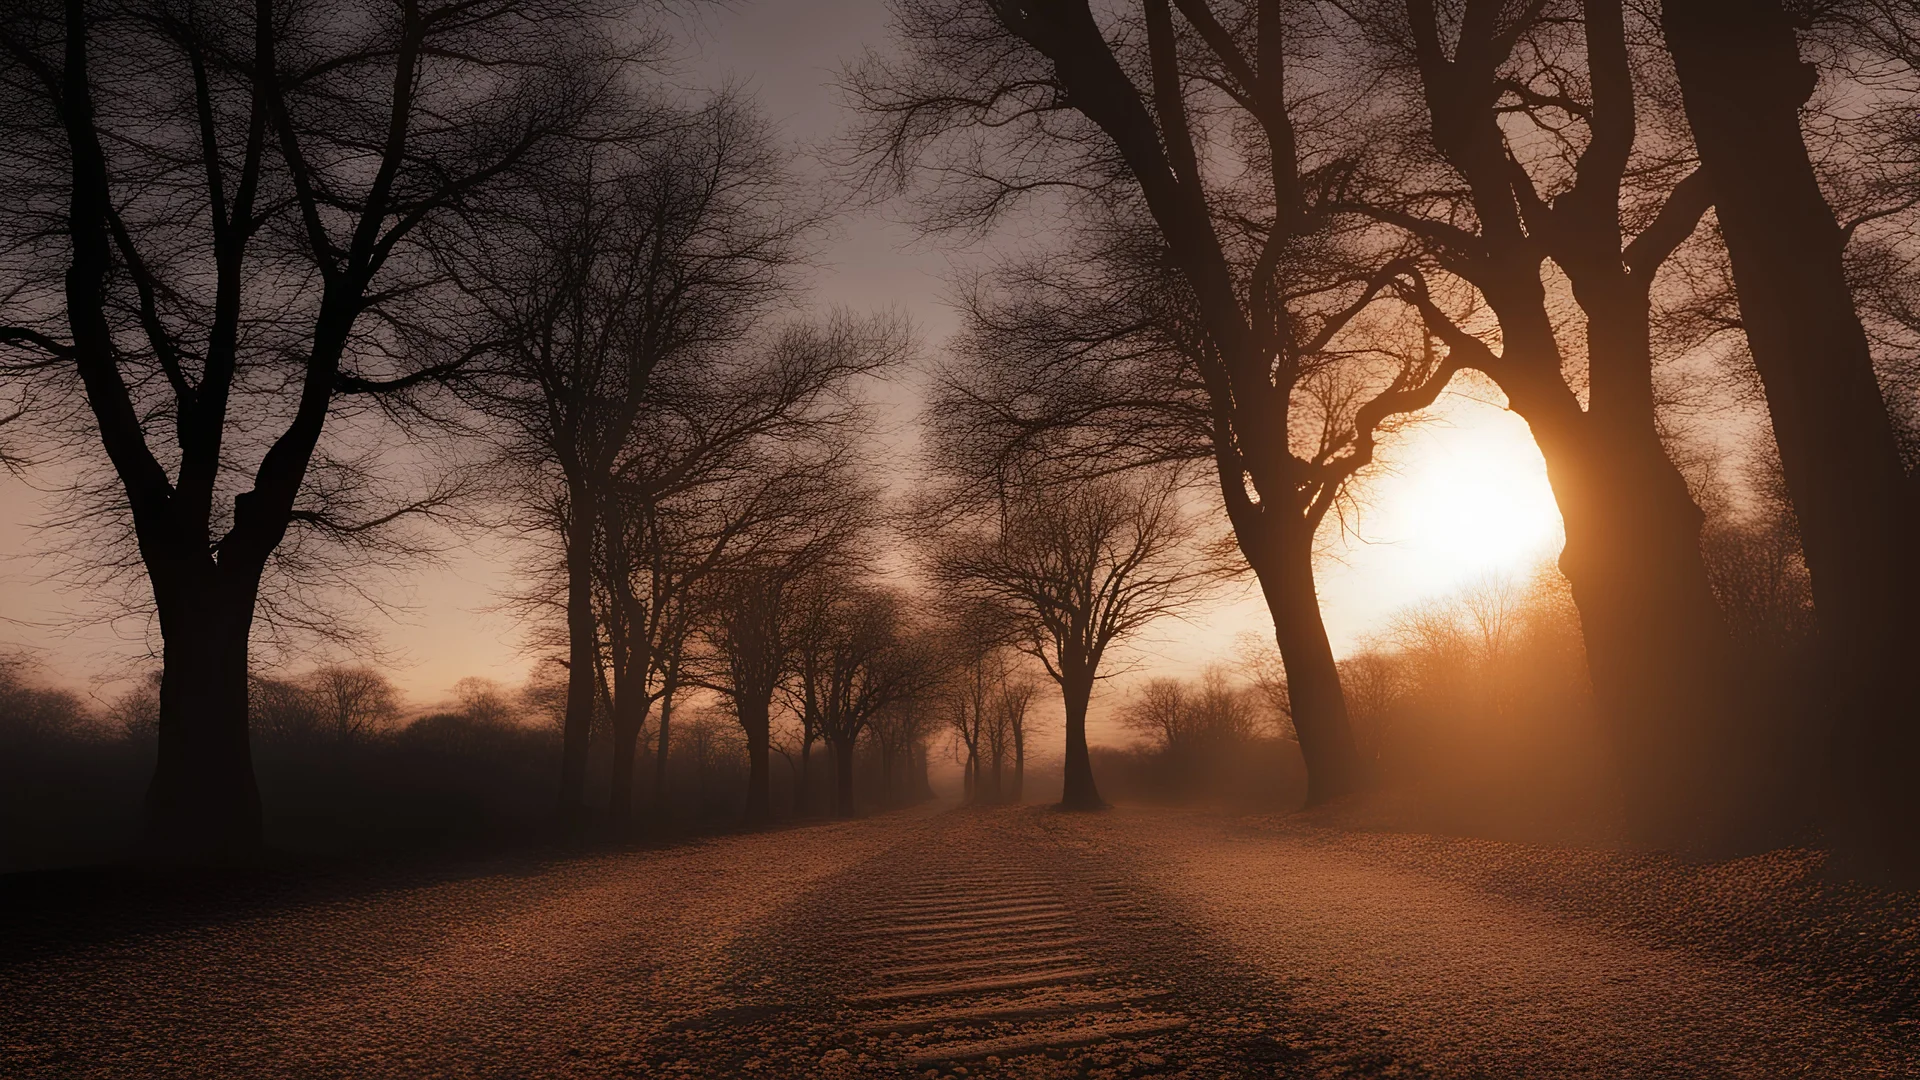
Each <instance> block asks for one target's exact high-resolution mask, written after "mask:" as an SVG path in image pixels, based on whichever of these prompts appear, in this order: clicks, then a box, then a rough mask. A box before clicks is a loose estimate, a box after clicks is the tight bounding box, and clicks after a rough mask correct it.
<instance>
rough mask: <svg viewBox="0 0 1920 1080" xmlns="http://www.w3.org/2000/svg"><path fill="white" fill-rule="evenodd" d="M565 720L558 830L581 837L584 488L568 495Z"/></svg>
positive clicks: (589, 577) (591, 625)
mask: <svg viewBox="0 0 1920 1080" xmlns="http://www.w3.org/2000/svg"><path fill="white" fill-rule="evenodd" d="M567 513H568V514H569V518H568V520H567V715H566V720H565V722H564V724H563V725H562V728H561V734H560V825H561V827H562V828H563V829H565V830H567V831H568V832H577V831H578V830H579V829H580V828H581V826H582V825H584V824H585V822H586V815H587V740H588V738H589V736H590V734H591V733H592V731H593V691H594V686H593V683H594V679H593V671H594V663H595V659H596V657H595V654H596V653H597V652H598V648H599V640H598V635H599V628H598V626H597V625H596V623H595V621H594V615H593V534H594V515H593V499H592V497H591V495H589V494H588V492H587V490H586V487H585V485H582V484H577V483H576V484H572V485H570V486H569V489H568V492H567Z"/></svg>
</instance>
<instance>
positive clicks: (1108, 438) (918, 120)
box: [851, 0, 1452, 801]
mask: <svg viewBox="0 0 1920 1080" xmlns="http://www.w3.org/2000/svg"><path fill="white" fill-rule="evenodd" d="M1175 7H1177V8H1178V12H1179V15H1178V17H1176V16H1175V14H1174V9H1175ZM895 14H896V28H897V32H898V35H899V36H900V38H901V40H902V42H903V43H904V45H905V51H906V56H907V59H906V61H905V62H904V63H893V62H889V61H884V60H881V59H879V58H873V59H870V60H869V61H868V62H867V63H866V64H865V65H863V66H861V67H860V68H859V69H857V70H856V71H855V73H854V75H853V78H852V80H851V81H852V86H853V92H854V94H855V97H856V99H857V103H858V104H859V106H860V107H861V108H862V109H864V110H865V111H866V112H867V113H868V114H869V118H870V119H869V123H868V126H867V128H866V130H865V131H864V132H863V135H862V139H863V141H862V145H861V147H860V149H861V150H862V152H863V153H864V154H865V155H866V160H867V162H868V163H869V164H870V165H872V167H873V168H874V169H875V170H876V171H877V172H879V173H880V174H881V175H884V176H887V177H889V178H893V179H898V180H901V181H903V182H904V181H906V180H908V179H909V178H911V177H912V176H913V175H914V173H915V172H916V170H918V171H920V172H921V173H922V174H923V175H927V176H929V177H931V178H932V179H933V182H932V184H931V191H930V197H929V199H928V202H929V204H930V206H931V212H930V216H929V218H930V219H929V224H931V225H932V226H934V227H936V228H952V229H960V230H972V231H978V230H980V229H982V228H984V227H985V226H987V225H988V224H990V223H991V222H992V221H993V220H995V219H996V218H998V217H999V216H1001V215H1003V214H1005V213H1007V212H1010V211H1011V210H1013V209H1014V208H1015V207H1017V206H1019V205H1020V204H1021V203H1022V201H1023V197H1025V196H1030V195H1044V196H1046V197H1048V198H1050V199H1052V200H1054V202H1053V204H1052V207H1064V208H1065V209H1067V210H1068V215H1067V217H1066V222H1065V223H1066V226H1067V228H1068V231H1069V234H1070V236H1071V239H1070V241H1069V242H1070V243H1071V244H1072V245H1073V247H1074V248H1075V249H1076V250H1079V251H1089V252H1092V254H1091V255H1089V256H1087V257H1085V258H1081V259H1077V260H1076V259H1070V258H1066V257H1059V258H1055V259H1052V260H1045V261H1042V262H1041V263H1040V264H1038V265H1033V266H1028V267H1020V268H1016V269H1015V270H1014V271H1013V272H1012V273H1010V274H1007V275H1005V276H1004V277H1003V278H1002V280H1001V281H1000V282H999V283H998V284H997V290H998V295H992V294H988V295H985V296H983V297H982V298H981V300H982V302H980V303H975V304H974V305H973V307H974V314H975V315H976V316H977V317H976V318H975V319H974V320H973V321H974V323H975V326H974V328H973V330H972V332H971V334H970V337H971V338H972V339H973V340H974V342H976V343H977V344H978V345H979V346H980V347H981V349H983V350H985V351H986V352H988V353H989V354H992V353H995V352H998V353H1001V354H1003V355H1004V354H1011V358H1010V361H1009V362H1004V363H1000V364H998V365H997V371H1011V372H1014V373H1015V375H1014V377H1013V378H1012V379H1010V380H1005V381H1004V384H1003V385H1000V386H997V387H992V386H989V387H981V386H979V385H978V383H979V380H978V379H973V378H967V377H963V378H961V379H959V380H958V383H959V385H958V386H957V387H956V388H955V390H954V392H953V393H951V394H948V395H945V398H946V400H943V401H942V402H941V403H940V405H939V407H937V408H936V409H935V410H934V416H935V417H936V422H937V423H938V422H939V420H940V419H941V418H943V417H952V418H955V419H961V418H964V417H965V416H966V413H965V412H963V411H960V410H956V409H955V408H954V406H956V405H960V404H964V403H967V401H968V399H972V403H973V404H976V405H979V406H981V409H980V410H979V411H980V412H984V413H985V414H986V415H987V416H988V417H989V418H991V419H996V420H999V421H1001V422H1002V426H1003V427H1007V428H1011V429H1012V435H1013V436H1014V441H1016V442H1018V441H1021V440H1022V438H1023V437H1025V436H1030V435H1032V434H1033V433H1034V431H1035V429H1045V430H1050V431H1051V430H1057V429H1059V428H1062V427H1066V428H1073V427H1078V426H1083V425H1088V424H1092V425H1093V426H1096V427H1100V428H1101V429H1102V432H1101V433H1100V434H1099V435H1096V436H1095V437H1094V438H1093V439H1092V441H1091V448H1092V449H1093V450H1094V451H1095V454H1096V455H1097V456H1094V457H1092V458H1091V459H1090V461H1089V464H1088V471H1093V472H1099V471H1103V470H1111V469H1114V468H1119V467H1123V466H1124V465H1126V464H1134V463H1139V462H1140V461H1141V460H1142V459H1145V460H1146V461H1149V462H1151V461H1155V460H1164V459H1165V458H1166V457H1170V456H1171V457H1178V458H1182V459H1195V460H1202V461H1206V462H1207V463H1209V464H1210V465H1211V466H1213V468H1214V471H1215V473H1216V479H1217V484H1218V491H1219V494H1220V497H1221V499H1222V501H1223V503H1224V505H1225V508H1226V512H1227V515H1228V517H1229V518H1230V519H1231V520H1232V522H1233V528H1234V536H1235V539H1236V540H1237V542H1238V544H1239V548H1240V551H1241V553H1242V554H1243V555H1244V557H1245V558H1246V560H1247V562H1248V564H1249V565H1250V566H1251V567H1252V568H1253V570H1254V572H1255V574H1256V575H1257V576H1258V578H1259V581H1260V585H1261V589H1262V591H1263V593H1264V594H1265V597H1266V600H1267V603H1268V607H1269V609H1270V611H1271V614H1272V617H1273V620H1274V629H1275V636H1276V640H1277V641H1278V643H1279V646H1280V649H1281V651H1282V653H1283V654H1284V655H1285V656H1286V662H1287V668H1288V671H1289V673H1290V675H1291V678H1292V682H1293V685H1294V688H1295V698H1296V725H1297V726H1298V728H1299V729H1300V742H1301V749H1302V752H1303V753H1304V755H1305V757H1306V760H1307V763H1308V767H1309V773H1310V776H1311V778H1312V779H1311V791H1312V797H1313V798H1314V799H1315V800H1316V801H1317V800H1321V799H1326V798H1331V797H1334V796H1336V795H1339V794H1342V793H1343V792H1345V791H1348V790H1350V789H1351V788H1352V787H1353V786H1354V785H1355V784H1356V783H1358V780H1359V777H1358V775H1357V772H1356V758H1355V756H1354V750H1353V740H1352V735H1351V732H1350V730H1349V726H1348V722H1347V716H1346V704H1345V700H1344V698H1343V697H1342V695H1341V691H1340V683H1339V677H1338V674H1337V671H1336V669H1335V665H1334V658H1333V650H1332V647H1331V645H1330V643H1329V641H1328V638H1327V633H1326V628H1325V625H1324V622H1323V621H1322V619H1321V616H1320V610H1319V601H1318V597H1317V596H1316V593H1315V587H1314V577H1313V557H1314V551H1315V544H1316V536H1317V535H1318V533H1319V530H1320V527H1321V525H1322V524H1323V522H1324V521H1325V520H1326V517H1327V515H1328V513H1329V512H1330V511H1331V510H1332V509H1333V507H1334V506H1335V505H1337V503H1338V501H1339V500H1340V498H1341V494H1342V492H1343V491H1344V490H1345V485H1346V483H1347V481H1348V480H1349V479H1350V478H1351V477H1352V476H1353V475H1354V474H1355V473H1356V472H1358V471H1359V470H1361V469H1363V468H1365V467H1366V466H1367V465H1368V464H1370V463H1371V462H1372V460H1373V453H1374V435H1375V431H1376V429H1377V428H1379V427H1380V425H1381V424H1382V423H1383V422H1385V421H1386V420H1387V418H1389V417H1392V416H1395V415H1397V414H1400V413H1403V412H1407V411H1412V410H1418V409H1421V408H1424V407H1425V406H1426V405H1428V404H1431V402H1432V401H1433V399H1434V397H1435V396H1436V395H1437V394H1438V393H1439V392H1440V390H1441V389H1442V388H1443V387H1444V386H1445V385H1446V382H1447V379H1448V377H1449V376H1450V375H1451V374H1452V366H1451V361H1450V360H1448V359H1447V358H1444V357H1442V356H1439V355H1437V354H1436V353H1435V352H1434V351H1433V350H1431V349H1423V348H1420V347H1418V346H1417V345H1416V346H1414V347H1413V348H1406V347H1404V346H1403V344H1402V343H1401V342H1399V341H1398V340H1397V336H1396V339H1395V340H1394V341H1392V343H1391V344H1386V343H1382V342H1380V341H1378V340H1370V339H1372V338H1374V337H1376V335H1377V334H1378V333H1379V332H1380V328H1379V327H1376V326H1370V325H1368V322H1367V316H1368V314H1369V312H1370V311H1371V309H1372V307H1373V305H1374V303H1375V301H1376V300H1378V299H1380V298H1381V297H1382V296H1383V295H1386V294H1389V293H1390V292H1392V291H1393V290H1394V289H1396V288H1397V282H1398V280H1399V273H1398V272H1399V269H1400V267H1399V264H1398V263H1397V261H1396V260H1394V259H1393V258H1391V257H1386V258H1381V259H1371V258H1367V257H1361V258H1358V259H1357V260H1356V258H1355V251H1354V250H1353V247H1354V246H1353V244H1351V243H1350V240H1351V237H1350V236H1348V235H1346V234H1345V233H1344V232H1343V231H1342V230H1341V228H1339V225H1338V221H1337V217H1338V214H1337V211H1336V209H1335V207H1334V205H1333V204H1334V197H1335V195H1336V194H1337V193H1338V192H1339V191H1340V189H1341V188H1342V186H1343V184H1344V181H1345V175H1346V163H1345V162H1344V161H1342V160H1336V159H1332V158H1331V157H1330V155H1329V153H1328V150H1329V148H1328V147H1326V146H1322V145H1319V140H1321V139H1323V138H1325V137H1326V135H1327V134H1328V133H1331V132H1340V133H1344V132H1345V131H1346V130H1347V129H1348V128H1350V126H1351V125H1350V122H1349V121H1348V120H1347V118H1346V112H1347V110H1355V111H1360V112H1364V109H1365V106H1364V103H1360V102H1356V101H1354V100H1353V96H1352V95H1353V94H1355V93H1358V92H1360V86H1361V85H1362V84H1359V83H1356V84H1354V85H1353V86H1351V87H1332V88H1328V87H1317V88H1316V89H1315V92H1314V93H1311V94H1308V93H1303V92H1301V88H1300V85H1299V84H1298V83H1297V82H1295V81H1292V80H1291V79H1290V77H1289V75H1288V70H1289V65H1290V64H1293V63H1296V62H1304V61H1309V60H1311V59H1312V53H1311V52H1310V51H1303V50H1311V48H1312V43H1311V41H1310V37H1311V35H1310V34H1307V33H1303V32H1298V31H1301V25H1302V24H1303V23H1304V22H1305V21H1306V20H1305V19H1303V18H1300V17H1296V16H1295V15H1294V14H1292V13H1290V12H1283V10H1282V5H1279V4H1273V3H1264V4H1241V3H1215V2H1209V0H1181V2H1180V3H1178V4H1177V5H1172V4H1170V3H1168V2H1167V0H1143V2H1141V3H1138V4H1134V3H1128V4H1121V5H1113V6H1109V7H1105V8H1102V9H1101V12H1100V14H1099V15H1098V16H1096V15H1095V13H1094V12H1093V10H1092V9H1091V8H1090V6H1089V5H1088V4H1087V3H1086V2H1085V0H1008V2H994V0H911V2H906V3H899V4H896V5H895ZM929 158H931V160H929ZM1052 207H1050V208H1052ZM1360 254H1361V255H1362V256H1366V255H1369V254H1370V253H1369V252H1367V250H1366V249H1365V248H1364V247H1362V248H1361V249H1360ZM1009 331H1012V332H1011V333H1010V332H1009ZM1049 353H1051V355H1050V356H1049ZM1089 368H1091V369H1095V370H1094V372H1093V373H1092V374H1088V372H1087V369H1089ZM1143 369H1144V370H1145V371H1147V372H1150V374H1149V375H1148V376H1147V377H1145V378H1140V377H1139V373H1140V372H1141V371H1142V370H1143ZM1022 374H1025V375H1027V376H1030V377H1029V378H1024V379H1023V378H1022V377H1021V375H1022ZM983 390H984V391H985V392H984V393H983V392H982V391H983ZM976 415H978V412H976ZM1169 439H1171V440H1172V443H1171V445H1168V443H1167V440H1169ZM1053 456H1054V457H1055V458H1056V459H1057V460H1074V459H1077V458H1078V457H1079V455H1078V454H1076V453H1073V452H1065V453H1060V454H1056V455H1053ZM1073 722H1074V721H1072V720H1071V719H1070V720H1069V723H1070V725H1071V724H1072V723H1073ZM1068 769H1069V777H1073V776H1076V775H1078V774H1079V773H1080V772H1081V766H1080V764H1079V763H1077V760H1076V758H1075V757H1074V756H1070V757H1069V762H1068ZM1070 782H1071V783H1078V781H1070Z"/></svg>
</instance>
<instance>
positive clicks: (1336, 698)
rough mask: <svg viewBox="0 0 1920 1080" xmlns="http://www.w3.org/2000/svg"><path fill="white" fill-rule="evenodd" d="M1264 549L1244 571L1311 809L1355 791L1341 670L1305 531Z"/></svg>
mask: <svg viewBox="0 0 1920 1080" xmlns="http://www.w3.org/2000/svg"><path fill="white" fill-rule="evenodd" d="M1264 531H1265V533H1266V539H1267V540H1268V541H1269V542H1268V543H1266V544H1261V545H1249V544H1246V543H1245V542H1244V541H1243V544H1242V547H1243V549H1244V548H1247V547H1252V548H1253V550H1252V552H1251V553H1250V556H1249V559H1248V561H1249V563H1250V564H1251V565H1252V566H1253V568H1254V571H1255V573H1256V574H1257V575H1258V576H1259V578H1260V591H1261V592H1262V593H1263V594H1264V595H1265V596H1266V600H1267V610H1268V611H1269V612H1270V613H1271V614H1272V615H1273V629H1274V640H1275V643H1276V644H1278V645H1279V647H1280V659H1281V661H1282V662H1283V663H1284V664H1285V666H1286V672H1287V691H1288V695H1289V698H1290V703H1291V705H1292V708H1293V727H1294V732H1295V733H1296V734H1297V735H1298V736H1299V739H1300V756H1301V758H1303V759H1304V760H1305V762H1306V767H1307V805H1309V806H1317V805H1319V804H1321V803H1324V802H1326V801H1327V800H1329V799H1334V798H1338V797H1339V796H1341V795H1345V794H1347V793H1349V792H1351V791H1354V790H1355V789H1356V788H1358V787H1359V786H1360V783H1361V780H1362V776H1361V772H1360V754H1359V751H1358V750H1356V749H1355V747H1354V742H1353V725H1352V723H1351V722H1350V721H1349V720H1348V717H1347V697H1346V694H1345V693H1343V692H1342V691H1341V688H1340V669H1339V668H1338V667H1337V666H1336V664H1335V662H1334V659H1333V644H1332V642H1330V641H1329V640H1328V639H1327V624H1326V622H1325V621H1324V620H1323V619H1322V618H1321V617H1320V594H1319V590H1318V588H1317V587H1316V586H1315V584H1314V577H1313V537H1312V535H1311V532H1312V530H1311V529H1310V528H1309V527H1308V526H1306V525H1301V526H1298V527H1295V528H1287V527H1284V526H1281V527H1273V528H1269V529H1267V530H1264Z"/></svg>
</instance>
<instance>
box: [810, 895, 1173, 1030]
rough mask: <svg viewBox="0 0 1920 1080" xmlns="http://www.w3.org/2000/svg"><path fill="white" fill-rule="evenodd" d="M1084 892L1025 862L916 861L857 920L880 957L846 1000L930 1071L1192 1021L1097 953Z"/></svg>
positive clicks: (856, 930)
mask: <svg viewBox="0 0 1920 1080" xmlns="http://www.w3.org/2000/svg"><path fill="white" fill-rule="evenodd" d="M903 869H905V868H903ZM1093 888H1094V890H1095V892H1096V893H1097V892H1098V891H1100V890H1101V886H1094V887H1093ZM1109 888H1111V887H1109ZM1077 892H1078V895H1077V896H1072V897H1070V896H1069V895H1068V890H1067V889H1066V888H1065V887H1064V886H1063V884H1062V883H1061V882H1059V881H1055V880H1051V879H1050V878H1048V877H1047V876H1045V875H1043V874H1040V873H1038V872H1035V871H1033V870H1027V869H1018V868H1008V869H999V868H994V867H990V866H989V867H971V868H964V867H963V868H954V867H951V866H949V867H934V866H924V867H917V868H914V869H910V870H906V871H905V873H904V875H903V877H902V878H900V879H899V880H897V881H896V882H895V887H894V888H891V889H888V890H886V892H885V893H884V894H883V895H882V896H881V897H879V898H876V899H875V901H874V902H873V905H872V906H871V907H870V908H869V910H868V911H867V912H866V913H865V917H864V918H863V919H862V921H861V922H860V923H859V924H858V925H856V926H853V927H849V928H848V930H849V934H850V939H851V940H857V941H859V942H860V944H861V945H862V946H863V947H864V948H865V949H866V950H867V954H868V955H869V956H870V957H871V958H872V967H871V968H870V976H871V977H870V980H869V983H870V985H869V987H868V988H866V989H863V990H860V991H857V992H854V993H850V994H849V995H847V998H846V1000H847V1003H848V1004H850V1005H852V1006H854V1007H855V1008H857V1009H859V1010H860V1012H861V1014H862V1016H863V1020H862V1021H861V1022H860V1024H859V1030H860V1031H861V1033H862V1034H867V1035H875V1036H881V1037H883V1038H885V1037H887V1036H895V1038H887V1039H886V1043H887V1045H888V1046H889V1048H890V1049H891V1050H892V1051H893V1053H894V1054H895V1055H896V1060H900V1061H903V1062H904V1063H905V1064H908V1065H910V1066H913V1067H915V1068H927V1067H933V1066H948V1065H954V1064H959V1063H964V1062H976V1061H980V1060H983V1059H987V1058H1002V1059H1004V1058H1014V1057H1019V1056H1022V1055H1026V1054H1037V1053H1044V1052H1047V1051H1056V1050H1068V1049H1075V1048H1079V1047H1086V1046H1092V1045H1095V1044H1101V1043H1114V1042H1118V1043H1122V1044H1125V1043H1129V1042H1132V1041H1137V1040H1145V1039H1151V1038H1153V1037H1154V1036H1160V1035H1166V1034H1168V1033H1171V1032H1176V1031H1179V1030H1181V1029H1183V1028H1185V1027H1186V1026H1187V1023H1188V1020H1187V1018H1186V1017H1185V1016H1183V1015H1181V1014H1180V1013H1178V1012H1177V1011H1173V1010H1171V1009H1170V1008H1169V1007H1167V998H1168V995H1167V994H1166V993H1165V992H1164V990H1163V989H1162V988H1160V987H1156V986H1154V985H1153V984H1152V983H1151V982H1150V981H1148V980H1147V979H1146V978H1144V977H1143V976H1142V975H1140V974H1138V973H1136V972H1133V971H1129V970H1127V968H1126V966H1125V965H1124V964H1122V963H1116V962H1115V961H1114V960H1113V959H1112V958H1111V957H1108V958H1105V959H1103V958H1102V957H1101V956H1099V955H1097V954H1096V950H1095V949H1094V948H1093V945H1094V941H1093V940H1092V935H1091V934H1090V933H1089V931H1088V929H1087V913H1086V912H1085V911H1083V910H1078V909H1077V904H1079V905H1084V904H1085V903H1086V902H1088V901H1091V900H1093V899H1094V897H1093V896H1090V895H1089V894H1088V893H1087V892H1086V891H1085V890H1084V889H1082V890H1077ZM1102 906H1105V905H1102ZM1109 914H1116V913H1111V912H1110V913H1109ZM1120 917H1123V918H1124V914H1122V915H1121V916H1120Z"/></svg>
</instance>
